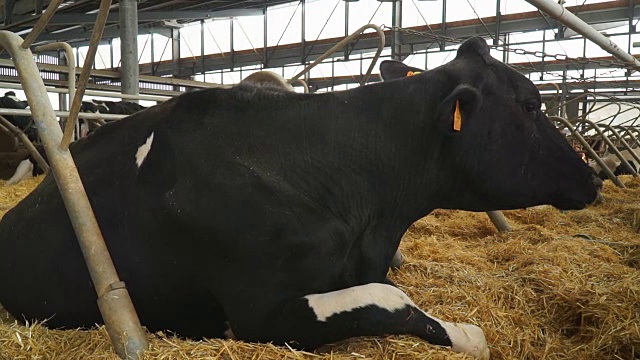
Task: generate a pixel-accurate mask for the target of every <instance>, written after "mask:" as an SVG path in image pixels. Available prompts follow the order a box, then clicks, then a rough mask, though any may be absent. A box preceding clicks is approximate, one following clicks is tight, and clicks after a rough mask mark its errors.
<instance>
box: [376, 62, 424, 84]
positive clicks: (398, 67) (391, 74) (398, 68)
mask: <svg viewBox="0 0 640 360" xmlns="http://www.w3.org/2000/svg"><path fill="white" fill-rule="evenodd" d="M421 72H424V70H422V69H418V68H415V67H412V66H408V65H405V64H403V63H401V62H400V61H396V60H385V61H383V62H381V63H380V77H381V78H382V80H384V81H389V80H393V79H398V78H403V77H405V76H411V75H413V74H415V73H421Z"/></svg>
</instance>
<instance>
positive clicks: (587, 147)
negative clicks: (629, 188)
mask: <svg viewBox="0 0 640 360" xmlns="http://www.w3.org/2000/svg"><path fill="white" fill-rule="evenodd" d="M549 120H551V121H555V122H559V123H562V124H563V125H564V126H566V127H567V129H569V130H571V134H572V135H573V136H574V137H575V138H576V139H577V140H578V142H579V143H580V145H582V148H583V149H584V150H585V151H586V152H587V153H588V154H589V157H591V158H592V159H593V160H594V161H595V162H596V164H598V166H600V168H601V169H602V171H604V173H605V174H607V177H608V178H609V179H610V180H611V181H613V183H614V184H616V186H618V187H620V188H626V186H624V184H623V183H622V181H620V179H618V177H617V176H615V175H614V174H613V172H612V171H611V170H609V168H608V167H607V165H605V163H604V161H602V159H601V158H600V156H598V154H597V153H596V152H595V151H594V150H593V148H591V146H590V145H589V143H588V142H587V140H585V139H584V137H582V135H581V134H580V132H578V130H576V128H574V127H573V125H572V124H571V123H570V122H569V120H567V119H565V118H561V117H559V116H549Z"/></svg>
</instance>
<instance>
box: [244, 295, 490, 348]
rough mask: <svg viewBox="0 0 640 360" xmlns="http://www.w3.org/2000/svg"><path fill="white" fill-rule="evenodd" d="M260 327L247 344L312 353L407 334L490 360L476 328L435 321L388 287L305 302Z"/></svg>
mask: <svg viewBox="0 0 640 360" xmlns="http://www.w3.org/2000/svg"><path fill="white" fill-rule="evenodd" d="M265 327H266V328H265V329H264V333H262V334H261V335H260V336H259V337H260V338H253V339H246V340H257V341H274V342H276V343H279V344H283V343H288V344H289V345H291V346H297V347H300V348H306V349H313V348H316V347H318V346H321V345H323V344H327V343H332V342H335V341H339V340H343V339H347V338H350V337H355V336H367V335H369V336H372V335H383V334H412V335H416V336H419V337H420V338H422V339H424V340H426V341H428V342H430V343H432V344H435V345H442V346H450V347H451V348H452V349H453V350H454V351H459V352H464V353H467V354H470V355H472V356H475V357H476V358H479V359H489V348H488V347H487V342H486V340H485V337H484V333H483V332H482V330H481V329H480V328H479V327H477V326H475V325H469V324H454V323H449V322H445V321H442V320H440V319H437V318H435V317H433V316H431V315H429V314H427V313H426V312H424V311H422V310H421V309H420V308H418V306H416V305H415V304H414V303H413V301H411V299H409V297H408V296H407V295H406V294H405V293H404V292H402V290H400V289H398V288H396V287H394V286H391V285H388V284H379V283H370V284H366V285H361V286H354V287H351V288H347V289H343V290H338V291H333V292H329V293H324V294H312V295H307V296H304V297H302V298H299V299H297V300H295V301H293V302H291V303H289V304H286V305H285V306H283V307H281V308H279V310H278V312H277V313H276V314H274V315H273V316H271V317H270V319H269V321H268V324H265ZM250 337H251V336H250ZM241 338H242V336H241Z"/></svg>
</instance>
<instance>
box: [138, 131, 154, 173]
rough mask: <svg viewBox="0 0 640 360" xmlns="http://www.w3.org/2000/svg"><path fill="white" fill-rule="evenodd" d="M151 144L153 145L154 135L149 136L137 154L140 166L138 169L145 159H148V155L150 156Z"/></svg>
mask: <svg viewBox="0 0 640 360" xmlns="http://www.w3.org/2000/svg"><path fill="white" fill-rule="evenodd" d="M151 143H153V133H151V135H149V137H148V138H147V141H146V142H145V143H144V144H142V145H140V147H139V148H138V151H137V152H136V164H137V165H138V168H140V166H141V165H142V162H143V161H144V159H146V158H147V154H149V151H150V150H151Z"/></svg>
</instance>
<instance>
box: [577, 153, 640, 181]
mask: <svg viewBox="0 0 640 360" xmlns="http://www.w3.org/2000/svg"><path fill="white" fill-rule="evenodd" d="M632 150H633V152H634V154H636V156H638V157H640V149H638V148H636V149H632ZM619 151H620V153H621V154H622V157H623V158H624V159H625V160H627V162H628V163H629V165H631V168H632V169H633V170H632V169H629V168H628V167H627V166H626V165H625V164H623V163H622V161H621V160H620V158H619V157H618V156H617V155H616V154H613V153H609V152H607V153H605V154H604V155H603V156H602V157H601V159H602V161H603V162H604V164H605V165H606V166H607V168H609V170H611V172H613V174H614V175H616V176H618V175H631V174H633V171H635V172H638V170H640V167H639V166H638V165H639V164H637V162H638V161H637V160H636V159H635V158H634V157H633V155H631V152H630V151H629V150H619ZM589 166H591V168H592V169H593V170H594V171H595V172H596V174H598V177H599V178H600V179H602V180H606V179H608V177H607V174H606V173H605V172H604V170H603V169H602V168H601V167H600V165H598V164H597V163H596V162H595V161H594V160H589Z"/></svg>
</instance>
